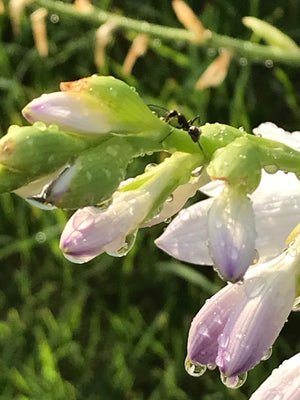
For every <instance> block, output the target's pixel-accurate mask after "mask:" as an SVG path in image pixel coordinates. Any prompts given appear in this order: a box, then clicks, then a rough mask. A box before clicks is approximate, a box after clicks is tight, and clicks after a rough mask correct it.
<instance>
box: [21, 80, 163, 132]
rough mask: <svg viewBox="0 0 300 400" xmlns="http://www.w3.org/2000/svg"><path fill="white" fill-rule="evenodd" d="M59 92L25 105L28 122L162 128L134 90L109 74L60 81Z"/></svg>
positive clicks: (77, 128)
mask: <svg viewBox="0 0 300 400" xmlns="http://www.w3.org/2000/svg"><path fill="white" fill-rule="evenodd" d="M61 90H62V91H61V92H55V93H49V94H43V95H42V96H41V97H38V98H36V99H34V100H32V101H31V102H30V103H29V104H28V105H27V106H26V107H25V108H24V109H23V111H22V112H23V115H24V117H25V118H26V119H27V120H28V121H29V122H31V123H33V122H36V121H42V122H44V123H45V124H47V125H51V124H56V125H57V126H58V127H59V128H60V129H61V130H65V131H72V132H78V133H89V134H106V133H122V134H132V133H134V134H136V133H140V132H145V131H151V130H157V131H158V132H159V131H160V130H162V129H163V130H164V129H165V125H166V124H165V123H164V122H163V121H161V120H160V119H159V118H157V117H156V116H155V115H153V114H152V112H151V110H150V109H149V108H148V107H147V106H146V105H145V104H144V103H143V101H142V100H141V98H140V97H139V95H138V94H137V92H135V91H134V90H132V88H131V87H130V86H128V85H126V83H124V82H122V81H120V80H118V79H115V78H113V77H111V76H91V77H88V78H82V79H79V80H77V81H74V82H62V83H61Z"/></svg>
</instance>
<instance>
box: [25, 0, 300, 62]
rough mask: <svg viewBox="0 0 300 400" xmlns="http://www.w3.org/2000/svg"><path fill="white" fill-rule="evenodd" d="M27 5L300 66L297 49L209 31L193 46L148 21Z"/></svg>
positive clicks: (36, 0)
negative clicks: (203, 39) (210, 33)
mask: <svg viewBox="0 0 300 400" xmlns="http://www.w3.org/2000/svg"><path fill="white" fill-rule="evenodd" d="M30 4H35V5H37V6H38V7H45V8H46V9H48V10H49V11H51V12H54V13H57V14H62V15H65V16H69V17H72V18H76V19H79V20H84V21H86V20H88V21H90V22H92V23H94V24H97V25H100V24H103V23H105V22H108V21H115V22H116V23H117V24H118V25H119V26H120V27H121V28H125V29H129V30H132V31H135V32H137V33H148V34H149V35H151V36H154V37H157V38H160V39H165V40H180V41H183V42H188V43H193V44H194V45H198V46H203V47H212V48H216V49H219V48H224V49H228V50H233V51H234V52H235V53H236V54H237V55H238V56H241V57H246V58H248V59H252V60H260V61H267V60H272V61H281V62H284V63H286V64H293V65H300V50H299V51H294V52H291V51H290V50H289V51H287V50H283V49H280V48H277V47H273V46H267V45H261V44H257V43H253V42H250V41H247V40H240V39H235V38H232V37H229V36H224V35H219V34H217V33H215V32H212V36H211V38H210V39H207V40H206V41H205V42H203V43H195V41H194V35H193V33H192V32H190V31H188V30H186V29H178V28H170V27H166V26H162V25H157V24H152V23H149V22H147V21H138V20H135V19H132V18H127V17H124V16H121V15H117V14H114V13H110V12H106V11H102V10H99V9H96V8H95V9H94V10H93V11H92V12H82V11H78V10H76V9H75V8H74V7H73V6H72V5H71V4H67V3H64V2H62V1H53V0H33V1H32V2H31V3H30Z"/></svg>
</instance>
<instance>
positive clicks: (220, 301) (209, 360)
mask: <svg viewBox="0 0 300 400" xmlns="http://www.w3.org/2000/svg"><path fill="white" fill-rule="evenodd" d="M241 289H242V288H241V286H240V285H231V284H229V285H227V286H226V287H225V288H223V289H222V290H220V291H219V292H218V293H216V294H215V295H214V296H213V297H212V298H210V299H209V300H207V301H206V302H205V304H204V306H203V307H202V308H201V309H200V311H199V312H198V314H197V315H196V316H195V318H194V319H193V321H192V324H191V328H190V331H189V337H188V346H187V356H188V358H189V359H190V360H191V361H192V362H193V363H196V364H202V365H207V364H211V365H214V364H215V360H216V356H217V353H218V341H217V340H218V337H219V335H220V334H221V333H222V331H223V329H224V326H225V324H226V322H227V320H228V317H229V315H230V314H231V312H232V307H233V306H234V305H235V303H236V302H237V301H238V300H239V298H240V297H241V296H242V295H243V291H242V290H241Z"/></svg>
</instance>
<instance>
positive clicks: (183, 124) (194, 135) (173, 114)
mask: <svg viewBox="0 0 300 400" xmlns="http://www.w3.org/2000/svg"><path fill="white" fill-rule="evenodd" d="M174 118H177V121H178V128H179V129H183V130H184V131H186V132H187V133H188V134H189V135H190V138H191V139H192V141H193V142H195V143H198V145H199V147H200V143H199V138H200V135H201V129H200V128H198V126H195V125H194V123H195V122H196V121H197V120H198V121H199V122H200V117H199V115H198V116H197V117H195V118H194V119H192V120H188V119H187V118H186V117H185V115H183V114H181V113H179V112H178V111H176V110H172V111H170V112H169V113H168V114H167V116H166V117H165V121H166V122H170V121H171V120H172V119H174ZM171 133H172V131H171V132H170V133H169V135H170V134H171ZM169 135H168V136H169Z"/></svg>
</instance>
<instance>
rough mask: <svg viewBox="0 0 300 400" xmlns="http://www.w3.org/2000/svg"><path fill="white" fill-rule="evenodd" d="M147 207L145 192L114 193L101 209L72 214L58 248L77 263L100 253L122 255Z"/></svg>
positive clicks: (128, 245) (127, 249)
mask: <svg viewBox="0 0 300 400" xmlns="http://www.w3.org/2000/svg"><path fill="white" fill-rule="evenodd" d="M151 207H152V199H151V195H150V193H149V192H147V191H146V190H145V191H141V190H139V191H128V192H124V193H122V192H117V193H116V194H115V195H114V196H113V201H112V204H111V205H110V206H108V208H107V209H105V210H99V209H97V208H94V207H85V208H82V209H79V210H78V211H76V212H75V214H73V216H72V217H71V218H70V219H69V221H68V222H67V224H66V226H65V229H64V231H63V233H62V236H61V239H60V247H61V249H62V251H63V252H64V254H65V256H66V257H67V258H69V259H70V260H71V261H73V262H77V263H84V262H87V261H89V260H91V259H92V258H94V257H96V256H97V255H99V254H101V253H103V252H108V253H113V254H115V255H117V253H118V252H119V253H120V255H124V254H125V253H127V252H128V251H129V250H130V244H133V243H134V240H133V241H132V239H133V237H134V235H135V231H136V229H137V227H138V226H139V225H140V224H141V223H142V222H143V221H144V219H145V218H146V217H147V215H148V213H149V212H150V210H151ZM130 235H133V236H131V237H130ZM129 240H130V242H131V243H130V244H129V243H128V241H129Z"/></svg>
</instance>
